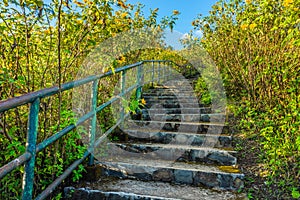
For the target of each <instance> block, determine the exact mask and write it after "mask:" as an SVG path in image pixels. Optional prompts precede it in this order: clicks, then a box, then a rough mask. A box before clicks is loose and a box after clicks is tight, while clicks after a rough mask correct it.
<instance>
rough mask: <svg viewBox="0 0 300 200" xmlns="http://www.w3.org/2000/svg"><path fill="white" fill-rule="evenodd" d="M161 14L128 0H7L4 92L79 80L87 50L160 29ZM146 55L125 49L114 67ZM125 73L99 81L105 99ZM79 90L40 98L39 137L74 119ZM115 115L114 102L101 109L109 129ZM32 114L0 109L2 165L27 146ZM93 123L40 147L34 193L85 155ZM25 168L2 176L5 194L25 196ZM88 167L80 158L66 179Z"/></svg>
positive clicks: (1, 10)
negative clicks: (131, 32) (133, 32)
mask: <svg viewBox="0 0 300 200" xmlns="http://www.w3.org/2000/svg"><path fill="white" fill-rule="evenodd" d="M177 14H178V13H173V15H172V16H171V17H170V18H168V19H167V20H165V21H164V23H166V24H169V25H170V27H171V25H172V26H173V25H174V24H175V20H176V17H175V16H176V15H177ZM156 18H157V10H156V11H155V10H154V11H152V12H151V14H150V15H149V16H148V17H147V16H144V14H143V12H142V5H131V4H128V3H126V1H123V0H118V1H116V0H105V1H98V0H84V1H82V2H79V1H69V0H67V1H56V0H53V1H47V3H45V2H44V1H41V0H24V1H14V0H5V1H1V2H0V55H1V59H0V65H1V69H0V96H1V99H7V98H12V97H16V96H20V95H22V94H26V93H28V92H32V91H36V90H39V89H43V88H47V87H51V86H53V85H58V86H61V84H62V83H64V82H67V81H71V80H74V77H76V75H77V72H78V69H79V68H80V67H81V64H82V63H83V61H84V59H85V58H86V56H87V55H89V53H90V52H91V51H92V50H93V49H94V48H95V46H97V45H99V44H100V43H101V42H103V41H105V40H106V39H108V38H110V37H114V36H116V34H118V33H120V32H124V31H128V30H132V29H136V28H145V27H147V28H149V29H153V28H158V29H157V34H158V35H159V33H160V32H162V29H161V28H160V27H163V24H158V23H157V20H156ZM168 20H170V21H168ZM171 28H172V27H171ZM155 47H161V46H160V45H156V46H155ZM112 48H116V47H112ZM144 55H146V53H144ZM164 56H165V55H161V57H164ZM144 57H145V58H146V57H147V56H144ZM142 58H143V56H142V55H141V52H131V53H129V54H128V55H126V57H122V56H121V57H120V58H115V62H114V63H113V64H112V66H107V67H108V69H113V68H114V67H119V66H122V65H125V64H128V63H132V62H136V61H137V60H138V61H139V60H140V59H142ZM97 73H99V72H97ZM118 80H119V76H117V75H116V76H114V77H110V78H106V79H105V80H104V82H102V83H104V84H99V97H98V105H100V104H102V103H103V102H105V101H107V100H108V99H110V98H111V97H112V95H113V89H114V87H115V84H116V83H117V82H118ZM72 95H73V94H72V91H67V92H63V93H61V94H59V95H56V96H52V97H48V98H45V99H42V100H41V104H40V114H39V130H38V142H41V141H43V140H45V139H47V138H49V137H51V136H52V135H53V134H55V133H57V132H58V131H60V130H61V129H63V128H65V127H66V126H68V125H70V124H71V123H74V122H75V116H74V114H73V113H72V112H71V111H70V110H72V105H71V102H72ZM87 104H88V103H87ZM132 106H134V105H133V104H132ZM133 108H134V107H133ZM133 108H131V109H133ZM111 115H112V109H111V108H110V107H108V108H107V109H104V110H103V112H101V113H100V114H98V115H97V118H98V121H99V122H100V126H101V127H100V128H101V129H102V130H106V129H107V128H108V127H111V125H112V124H113V123H114V119H113V118H112V117H111ZM76 117H77V116H76ZM27 118H28V105H25V106H21V107H19V108H18V109H13V110H9V111H7V112H5V113H0V142H1V146H0V150H1V151H0V152H1V153H0V166H3V165H4V164H6V163H8V162H9V161H11V160H12V159H14V158H16V157H17V156H19V155H21V154H22V153H24V151H25V143H26V130H27V125H26V124H27ZM107 119H109V120H107ZM87 124H88V122H87V123H86V124H84V125H83V126H82V127H80V128H78V129H77V130H76V131H75V130H74V131H72V132H70V133H69V134H67V135H66V136H64V137H63V138H62V139H61V140H59V141H57V142H55V143H54V144H52V145H51V146H49V147H47V148H46V149H45V150H43V151H42V152H40V153H38V155H37V159H36V169H35V170H36V171H35V180H34V188H35V189H34V196H36V195H37V194H38V193H39V192H40V191H41V190H43V189H45V188H46V187H47V186H48V185H49V184H50V183H52V182H53V180H55V178H56V177H57V176H59V175H61V174H62V172H63V171H64V170H65V169H66V168H67V167H68V166H69V165H70V164H72V163H73V162H74V161H75V160H77V159H78V158H81V156H82V155H83V152H84V151H85V150H86V147H85V146H84V145H83V142H82V141H81V139H84V138H82V137H86V135H87V130H88V129H87V127H88V126H89V125H87ZM23 170H24V169H23V167H20V168H18V170H15V171H14V172H12V173H11V174H10V175H8V176H6V177H5V178H4V179H2V180H1V182H0V199H18V198H19V197H20V195H21V188H22V187H21V184H22V183H21V180H22V174H23ZM83 171H84V167H83V165H80V166H79V167H78V168H77V169H76V170H75V171H74V173H73V175H72V177H71V178H70V179H68V180H66V181H65V183H66V184H68V183H70V182H71V181H78V180H79V179H80V178H81V176H82V172H83ZM57 198H59V195H58V197H57Z"/></svg>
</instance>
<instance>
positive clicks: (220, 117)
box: [142, 112, 226, 122]
mask: <svg viewBox="0 0 300 200" xmlns="http://www.w3.org/2000/svg"><path fill="white" fill-rule="evenodd" d="M142 117H143V118H142V119H143V120H154V121H158V120H162V121H183V122H222V121H223V122H224V121H225V119H226V114H225V113H220V114H159V113H149V112H144V113H143V116H142Z"/></svg>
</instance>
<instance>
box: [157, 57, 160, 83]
mask: <svg viewBox="0 0 300 200" xmlns="http://www.w3.org/2000/svg"><path fill="white" fill-rule="evenodd" d="M160 70H161V67H160V61H159V62H158V78H157V82H158V83H160V79H161V77H160V76H161V71H160Z"/></svg>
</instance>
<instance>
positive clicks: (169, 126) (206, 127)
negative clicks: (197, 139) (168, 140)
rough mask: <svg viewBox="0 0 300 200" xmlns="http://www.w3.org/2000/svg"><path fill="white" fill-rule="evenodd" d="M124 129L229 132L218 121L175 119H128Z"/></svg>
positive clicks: (202, 132)
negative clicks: (181, 120)
mask: <svg viewBox="0 0 300 200" xmlns="http://www.w3.org/2000/svg"><path fill="white" fill-rule="evenodd" d="M124 127H126V129H138V128H142V129H143V128H152V129H156V130H157V129H158V130H164V131H174V132H188V133H194V134H196V133H199V134H206V133H209V134H210V133H214V134H215V133H216V134H217V133H219V134H221V133H223V134H228V133H229V127H228V126H227V125H225V124H224V123H218V122H176V121H153V120H152V121H143V120H128V121H126V122H124Z"/></svg>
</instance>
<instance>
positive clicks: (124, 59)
mask: <svg viewBox="0 0 300 200" xmlns="http://www.w3.org/2000/svg"><path fill="white" fill-rule="evenodd" d="M125 61H126V58H125V57H124V56H121V57H120V58H119V60H118V63H120V64H122V63H124V62H125Z"/></svg>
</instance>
